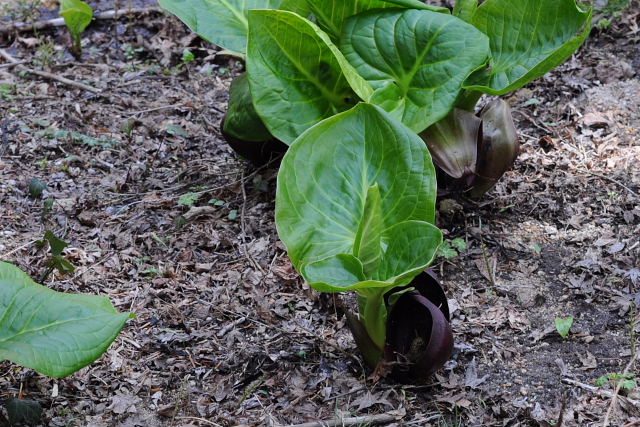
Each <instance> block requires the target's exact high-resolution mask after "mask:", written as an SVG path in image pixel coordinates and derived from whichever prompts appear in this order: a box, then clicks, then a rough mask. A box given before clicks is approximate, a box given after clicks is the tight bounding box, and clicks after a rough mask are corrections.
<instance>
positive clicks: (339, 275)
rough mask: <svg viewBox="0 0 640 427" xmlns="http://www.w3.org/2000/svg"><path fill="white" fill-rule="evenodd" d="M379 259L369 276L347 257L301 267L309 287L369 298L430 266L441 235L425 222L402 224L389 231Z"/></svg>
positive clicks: (436, 229) (339, 256)
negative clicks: (357, 292) (368, 296)
mask: <svg viewBox="0 0 640 427" xmlns="http://www.w3.org/2000/svg"><path fill="white" fill-rule="evenodd" d="M384 238H385V241H386V242H387V244H386V248H385V250H384V254H383V255H382V259H381V260H380V262H379V263H378V264H377V269H376V270H375V271H373V272H372V275H367V274H366V273H365V272H364V269H363V268H364V266H363V265H362V262H361V261H360V260H359V259H358V258H357V257H355V256H354V255H350V254H338V255H334V256H331V257H329V258H325V259H323V260H320V261H316V262H313V263H310V264H305V265H303V266H302V274H303V276H304V278H305V279H306V280H307V281H308V282H309V284H310V285H311V286H312V287H314V288H315V289H317V290H319V291H322V292H343V291H349V290H357V291H360V292H361V293H362V294H363V295H372V293H371V292H372V291H375V290H377V289H380V288H384V289H387V290H388V289H391V288H394V287H396V286H403V285H406V284H407V283H409V282H410V281H411V279H413V278H414V277H415V276H417V275H418V274H419V273H420V272H421V271H424V269H425V268H427V267H428V266H429V264H431V262H432V261H433V258H434V257H435V255H436V252H437V250H438V247H439V246H440V244H441V243H442V233H441V232H440V230H438V228H437V227H435V226H434V225H432V224H429V223H428V222H424V221H404V222H400V223H398V224H396V225H394V226H393V227H391V228H389V229H388V230H387V232H386V233H385V236H384Z"/></svg>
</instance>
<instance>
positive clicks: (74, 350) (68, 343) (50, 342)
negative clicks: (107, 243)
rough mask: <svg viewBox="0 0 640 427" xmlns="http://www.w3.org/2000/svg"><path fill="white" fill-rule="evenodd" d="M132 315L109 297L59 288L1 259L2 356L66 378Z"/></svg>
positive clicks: (93, 357)
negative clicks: (116, 307)
mask: <svg viewBox="0 0 640 427" xmlns="http://www.w3.org/2000/svg"><path fill="white" fill-rule="evenodd" d="M132 317H134V316H133V315H132V314H130V313H118V312H117V311H116V310H115V309H114V308H113V305H112V304H111V302H109V300H108V299H107V298H106V297H98V296H94V295H73V294H64V293H60V292H56V291H53V290H51V289H48V288H46V287H44V286H41V285H39V284H37V283H35V282H34V281H33V280H31V278H30V277H29V276H28V275H27V274H25V273H24V272H23V271H22V270H20V269H19V268H18V267H16V266H14V265H12V264H8V263H6V262H0V360H10V361H12V362H15V363H18V364H20V365H22V366H26V367H28V368H31V369H34V370H36V371H38V372H40V373H42V374H45V375H48V376H51V377H64V376H67V375H70V374H72V373H73V372H75V371H77V370H79V369H81V368H83V367H85V366H87V365H88V364H90V363H91V362H93V361H94V360H96V359H97V358H98V357H100V356H101V355H102V353H104V352H105V351H106V350H107V348H108V347H109V345H110V344H111V342H113V340H114V339H115V338H116V337H117V336H118V333H120V330H121V329H122V328H123V327H124V324H125V323H126V321H127V320H128V319H130V318H132Z"/></svg>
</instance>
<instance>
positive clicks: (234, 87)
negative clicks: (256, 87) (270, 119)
mask: <svg viewBox="0 0 640 427" xmlns="http://www.w3.org/2000/svg"><path fill="white" fill-rule="evenodd" d="M224 131H225V132H227V133H228V134H230V135H232V136H234V137H236V138H239V139H242V140H245V141H253V142H257V141H267V140H269V139H271V138H273V136H272V135H271V134H270V133H269V130H267V128H266V127H265V126H264V123H262V120H261V119H260V117H259V116H258V113H256V109H255V108H254V107H253V100H252V98H251V91H250V90H249V80H248V79H247V75H246V74H242V75H240V76H238V77H236V78H235V79H234V80H233V81H232V82H231V87H230V88H229V108H228V109H227V117H226V119H225V121H224Z"/></svg>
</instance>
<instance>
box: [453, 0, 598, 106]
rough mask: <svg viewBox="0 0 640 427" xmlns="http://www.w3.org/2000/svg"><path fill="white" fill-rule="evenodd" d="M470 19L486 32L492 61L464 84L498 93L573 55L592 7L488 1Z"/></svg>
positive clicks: (547, 0) (562, 0) (550, 0)
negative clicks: (585, 8) (589, 8)
mask: <svg viewBox="0 0 640 427" xmlns="http://www.w3.org/2000/svg"><path fill="white" fill-rule="evenodd" d="M472 23H473V25H475V26H476V27H477V28H478V29H480V31H482V32H484V33H485V34H487V35H488V36H489V39H490V42H491V56H492V59H491V63H490V67H489V68H488V69H485V70H480V71H478V72H476V73H474V74H473V75H472V76H471V77H470V78H469V80H468V81H467V82H466V84H465V85H466V86H467V87H468V88H470V89H475V90H480V91H482V92H485V93H489V94H492V95H501V94H504V93H507V92H510V91H512V90H515V89H518V88H520V87H522V86H524V85H526V84H527V83H529V82H531V81H532V80H535V79H537V78H538V77H541V76H543V75H544V74H546V73H547V72H549V71H551V70H552V69H553V68H555V67H556V66H558V65H560V64H561V63H563V62H564V61H565V60H566V59H567V58H568V57H569V56H571V54H573V52H575V51H576V50H577V49H578V47H580V45H581V44H582V42H583V41H584V40H585V38H586V37H587V36H588V35H589V30H590V27H591V10H587V11H583V10H581V9H580V8H579V7H578V6H577V5H576V3H575V0H518V1H513V0H487V1H486V2H484V3H483V4H482V5H481V6H480V7H479V8H478V9H477V10H476V12H475V14H474V16H473V20H472Z"/></svg>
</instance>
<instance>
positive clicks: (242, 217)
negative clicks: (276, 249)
mask: <svg viewBox="0 0 640 427" xmlns="http://www.w3.org/2000/svg"><path fill="white" fill-rule="evenodd" d="M244 184H245V180H244V170H243V171H242V176H241V177H240V188H242V209H240V227H241V228H242V236H241V238H242V241H243V242H246V240H245V239H246V238H247V237H248V236H247V229H246V221H245V210H246V208H247V191H246V190H245V188H244ZM242 251H243V252H244V255H245V257H246V258H247V261H249V264H253V266H254V267H255V268H256V269H258V270H259V271H260V273H262V277H264V276H265V275H266V273H265V271H264V269H263V268H262V267H261V266H260V264H258V261H256V260H255V259H254V258H253V256H252V255H251V253H250V252H249V248H248V247H247V243H244V244H243V245H242Z"/></svg>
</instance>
